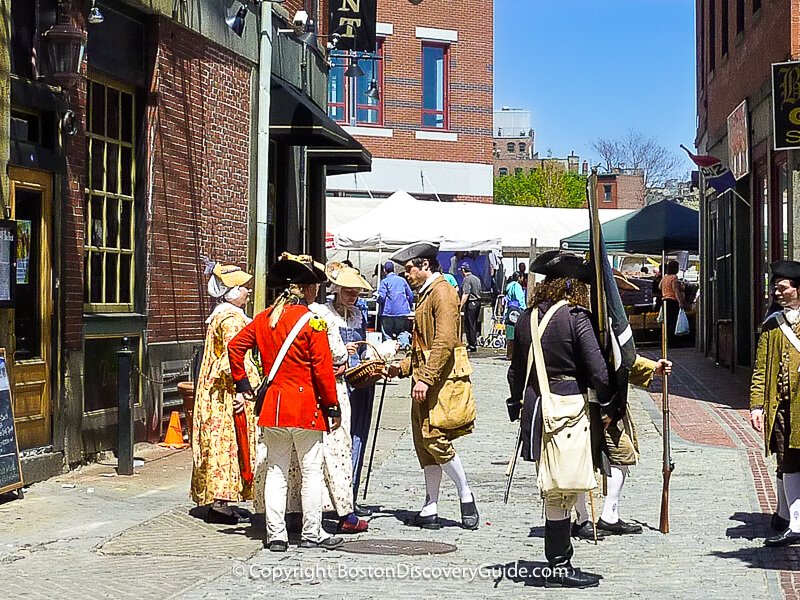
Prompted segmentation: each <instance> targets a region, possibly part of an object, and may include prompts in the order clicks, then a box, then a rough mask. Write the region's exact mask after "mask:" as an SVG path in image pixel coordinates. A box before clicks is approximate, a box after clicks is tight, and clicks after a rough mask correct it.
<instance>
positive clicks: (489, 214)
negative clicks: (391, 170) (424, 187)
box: [328, 191, 632, 251]
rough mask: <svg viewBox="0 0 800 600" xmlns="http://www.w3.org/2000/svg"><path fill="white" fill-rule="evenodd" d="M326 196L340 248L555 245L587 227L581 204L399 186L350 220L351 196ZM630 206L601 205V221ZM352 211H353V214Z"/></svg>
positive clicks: (491, 248) (464, 248) (457, 248)
mask: <svg viewBox="0 0 800 600" xmlns="http://www.w3.org/2000/svg"><path fill="white" fill-rule="evenodd" d="M348 200H350V199H345V198H329V199H328V215H329V217H328V230H329V231H331V232H332V233H333V234H334V240H335V243H336V248H337V249H339V250H378V249H383V250H394V249H397V248H401V247H402V246H404V245H406V244H410V243H412V242H416V241H419V240H430V241H439V242H440V243H441V249H442V250H462V251H469V250H499V249H501V248H505V249H511V248H528V247H529V246H530V242H531V240H532V239H535V240H536V246H537V247H538V248H558V247H559V243H560V241H561V239H563V238H565V237H568V236H570V235H572V234H575V233H578V232H580V231H583V230H585V229H587V228H588V227H589V211H588V210H587V209H579V208H539V207H530V206H503V205H497V204H480V203H475V202H430V201H422V200H416V199H414V198H413V197H411V196H410V195H408V194H407V193H405V192H403V191H398V192H395V193H394V194H392V195H391V196H390V197H389V198H387V199H385V200H380V201H372V202H378V204H377V206H376V207H375V208H374V209H373V210H371V211H369V212H367V213H364V214H362V215H361V216H360V217H358V218H356V219H354V220H350V221H349V222H347V221H348V219H347V217H346V216H345V214H344V213H345V211H351V210H352V207H351V206H350V204H352V201H350V202H349V203H348V202H347V201H348ZM629 212H632V211H630V210H621V209H601V210H600V222H601V223H605V222H606V221H610V220H611V219H616V218H617V217H620V216H623V215H625V214H627V213H629ZM351 214H352V213H351Z"/></svg>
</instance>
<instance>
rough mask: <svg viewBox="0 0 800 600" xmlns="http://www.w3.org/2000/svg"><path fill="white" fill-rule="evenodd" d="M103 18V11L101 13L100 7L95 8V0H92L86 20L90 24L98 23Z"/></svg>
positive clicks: (103, 19)
mask: <svg viewBox="0 0 800 600" xmlns="http://www.w3.org/2000/svg"><path fill="white" fill-rule="evenodd" d="M105 20H106V18H105V17H104V16H103V13H101V12H100V9H99V8H97V0H92V8H91V10H90V11H89V17H88V19H87V21H89V23H90V24H92V25H99V24H100V23H102V22H103V21H105Z"/></svg>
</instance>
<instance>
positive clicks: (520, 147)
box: [519, 142, 527, 152]
mask: <svg viewBox="0 0 800 600" xmlns="http://www.w3.org/2000/svg"><path fill="white" fill-rule="evenodd" d="M526 148H527V146H526V145H525V142H520V143H519V151H520V152H525V149H526Z"/></svg>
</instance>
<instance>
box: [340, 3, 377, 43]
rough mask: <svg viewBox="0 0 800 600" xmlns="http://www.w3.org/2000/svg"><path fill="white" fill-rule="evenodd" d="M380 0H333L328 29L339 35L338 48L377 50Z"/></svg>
mask: <svg viewBox="0 0 800 600" xmlns="http://www.w3.org/2000/svg"><path fill="white" fill-rule="evenodd" d="M377 5H378V0H331V2H330V20H329V23H328V31H329V32H330V35H331V36H333V35H334V34H338V35H339V40H338V42H337V43H336V50H355V51H358V52H375V48H376V41H375V28H376V22H377V18H378V6H377Z"/></svg>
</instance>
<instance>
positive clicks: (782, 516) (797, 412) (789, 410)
mask: <svg viewBox="0 0 800 600" xmlns="http://www.w3.org/2000/svg"><path fill="white" fill-rule="evenodd" d="M770 269H771V270H772V285H773V287H774V298H775V300H776V301H777V302H778V304H779V305H780V306H781V309H782V310H780V311H779V312H775V313H773V314H771V315H770V316H769V317H768V318H767V320H766V321H765V322H764V324H763V325H762V327H761V336H760V337H759V338H758V350H757V351H756V363H755V367H754V368H753V377H752V382H751V385H750V423H751V424H752V426H753V428H754V429H755V430H756V431H758V432H763V433H764V446H765V449H766V453H767V455H769V454H772V453H775V454H776V457H777V463H778V469H777V482H776V486H775V487H776V491H777V496H778V512H777V513H775V514H774V515H773V516H772V523H771V525H772V528H773V529H774V530H777V531H779V532H780V533H778V534H777V535H775V536H773V537H769V538H767V539H766V540H764V544H765V545H767V546H787V545H790V544H795V543H797V542H799V541H800V373H798V371H800V339H798V334H800V263H799V262H796V261H793V260H782V261H778V262H775V263H772V264H771V265H770Z"/></svg>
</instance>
